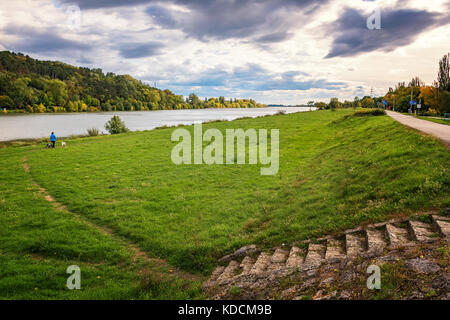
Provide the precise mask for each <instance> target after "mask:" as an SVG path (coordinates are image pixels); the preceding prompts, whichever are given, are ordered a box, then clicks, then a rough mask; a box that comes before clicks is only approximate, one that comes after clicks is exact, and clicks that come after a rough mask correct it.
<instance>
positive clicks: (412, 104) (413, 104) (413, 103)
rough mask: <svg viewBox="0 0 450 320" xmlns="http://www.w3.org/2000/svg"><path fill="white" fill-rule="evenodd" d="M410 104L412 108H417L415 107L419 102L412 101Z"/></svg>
mask: <svg viewBox="0 0 450 320" xmlns="http://www.w3.org/2000/svg"><path fill="white" fill-rule="evenodd" d="M409 104H410V105H411V106H415V105H416V104H417V101H414V100H411V101H410V102H409Z"/></svg>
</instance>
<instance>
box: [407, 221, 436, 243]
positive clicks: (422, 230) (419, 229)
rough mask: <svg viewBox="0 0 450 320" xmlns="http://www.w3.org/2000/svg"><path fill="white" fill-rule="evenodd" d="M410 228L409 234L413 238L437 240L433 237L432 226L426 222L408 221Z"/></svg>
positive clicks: (424, 240) (428, 240) (425, 240)
mask: <svg viewBox="0 0 450 320" xmlns="http://www.w3.org/2000/svg"><path fill="white" fill-rule="evenodd" d="M408 224H409V226H410V230H411V236H412V238H413V239H414V240H416V241H420V242H432V241H435V240H437V237H434V235H435V234H436V232H434V231H433V226H432V225H431V224H428V223H424V222H420V221H411V220H410V221H408Z"/></svg>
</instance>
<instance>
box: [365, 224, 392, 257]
mask: <svg viewBox="0 0 450 320" xmlns="http://www.w3.org/2000/svg"><path fill="white" fill-rule="evenodd" d="M366 241H367V250H368V251H369V252H371V253H379V252H383V250H384V248H386V247H387V245H388V242H387V239H386V232H385V230H381V229H376V228H373V229H372V228H369V229H367V230H366Z"/></svg>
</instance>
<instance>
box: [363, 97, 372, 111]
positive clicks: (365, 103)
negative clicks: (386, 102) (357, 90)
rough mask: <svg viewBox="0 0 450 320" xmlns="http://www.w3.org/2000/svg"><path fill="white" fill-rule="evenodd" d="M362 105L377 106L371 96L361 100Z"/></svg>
mask: <svg viewBox="0 0 450 320" xmlns="http://www.w3.org/2000/svg"><path fill="white" fill-rule="evenodd" d="M361 106H362V107H363V108H375V101H374V100H373V99H372V98H371V97H368V96H365V97H364V98H362V100H361Z"/></svg>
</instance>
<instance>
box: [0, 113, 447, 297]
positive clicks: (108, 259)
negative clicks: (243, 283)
mask: <svg viewBox="0 0 450 320" xmlns="http://www.w3.org/2000/svg"><path fill="white" fill-rule="evenodd" d="M350 113H352V111H349V110H339V111H336V112H331V111H328V110H326V111H317V112H305V113H297V114H289V115H277V116H270V117H261V118H256V119H241V120H235V121H231V122H213V123H208V124H205V125H204V130H206V129H208V128H217V129H219V130H221V131H223V132H224V130H225V129H227V128H243V129H248V128H255V129H260V128H261V129H263V128H264V129H271V128H276V129H280V170H279V172H278V174H277V175H275V176H261V175H260V170H259V165H211V166H207V165H180V166H176V165H174V164H173V163H172V162H171V158H170V155H171V150H172V148H173V146H174V145H175V144H176V143H174V142H171V139H170V137H171V133H172V131H173V130H174V129H173V128H164V129H157V130H153V131H147V132H133V133H128V134H123V135H117V136H99V137H92V138H79V139H74V140H68V141H67V143H68V147H67V148H64V149H62V148H57V149H55V150H47V149H44V148H43V147H42V145H32V146H25V147H9V148H4V149H0V173H1V174H0V181H1V184H2V186H3V188H2V190H1V191H0V231H1V232H0V253H1V254H0V265H2V266H3V267H1V268H0V297H3V298H136V299H139V298H168V297H172V298H182V299H185V298H195V297H199V296H200V291H199V283H200V281H201V279H202V278H201V276H200V277H199V278H195V277H192V278H189V277H179V278H178V279H177V280H174V278H173V277H172V276H171V274H172V273H174V271H173V270H172V268H173V267H177V268H179V269H181V270H185V271H189V272H191V273H192V274H197V275H202V274H203V275H205V274H207V273H208V272H209V271H211V269H212V268H213V267H214V265H215V261H216V259H217V258H218V257H220V256H222V255H224V254H227V253H229V252H230V251H231V250H233V249H236V248H238V247H240V246H242V245H245V244H250V243H258V244H260V245H263V246H266V247H271V246H274V245H278V244H281V243H283V242H286V243H289V242H291V241H294V240H301V239H307V238H310V237H316V236H321V235H324V234H327V233H332V232H337V231H340V230H343V229H345V228H351V227H354V226H357V225H359V224H361V223H366V222H374V221H381V220H384V219H386V218H387V217H391V216H408V215H410V214H411V213H412V212H415V211H418V210H426V209H429V208H441V207H446V206H449V205H450V200H449V198H448V188H449V184H450V178H449V174H448V168H447V164H448V163H450V151H449V150H448V149H447V148H446V147H445V146H444V145H443V144H442V143H441V142H439V141H437V140H435V139H432V138H430V137H427V136H423V135H420V134H418V133H417V132H416V131H414V130H410V129H408V128H405V127H403V126H402V125H400V124H399V123H397V122H395V121H394V120H392V119H391V118H389V117H386V116H365V117H344V116H345V115H348V114H350ZM186 128H187V129H188V130H190V131H191V132H192V130H193V128H192V127H191V126H187V127H186ZM23 163H26V168H29V172H26V171H25V170H24V169H23V167H22V166H23ZM34 182H35V183H37V184H38V185H39V186H40V187H41V188H44V189H45V190H47V191H48V194H49V195H51V196H52V197H53V198H54V199H55V200H56V201H57V202H59V203H61V204H62V205H64V206H65V209H64V210H58V208H55V206H54V205H52V204H51V203H50V202H48V201H46V200H45V197H44V195H45V193H44V194H43V191H42V190H41V191H40V189H39V187H38V186H36V185H35V184H34ZM79 217H81V218H79ZM83 221H87V222H89V224H86V223H83ZM92 226H98V227H99V228H107V229H108V230H111V233H110V234H108V233H106V234H105V233H101V232H99V231H98V230H97V229H96V228H93V227H92ZM124 241H125V243H132V244H134V245H136V246H138V247H139V248H140V250H142V251H143V252H145V253H147V254H148V255H149V256H150V257H153V258H162V259H164V260H166V261H167V262H168V263H169V264H168V265H165V264H163V265H159V264H158V263H157V262H152V261H150V262H148V261H141V262H140V263H134V262H133V250H132V249H130V247H129V246H127V245H124ZM71 264H77V265H79V266H80V267H81V268H82V272H83V276H84V278H83V279H84V280H83V282H82V288H83V289H82V290H80V291H77V292H75V291H69V290H67V289H66V288H65V279H66V278H67V276H68V275H66V274H65V269H66V268H67V266H69V265H71ZM142 270H145V271H146V272H143V271H142ZM171 270H172V272H171ZM155 273H157V274H158V275H160V277H159V278H158V277H156V278H155V276H154V274H155Z"/></svg>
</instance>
